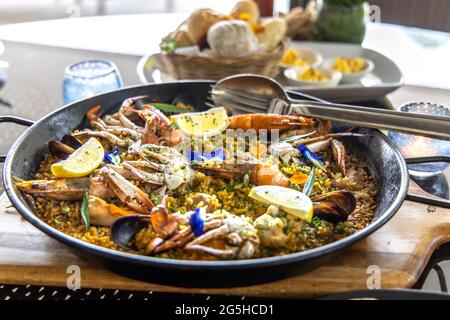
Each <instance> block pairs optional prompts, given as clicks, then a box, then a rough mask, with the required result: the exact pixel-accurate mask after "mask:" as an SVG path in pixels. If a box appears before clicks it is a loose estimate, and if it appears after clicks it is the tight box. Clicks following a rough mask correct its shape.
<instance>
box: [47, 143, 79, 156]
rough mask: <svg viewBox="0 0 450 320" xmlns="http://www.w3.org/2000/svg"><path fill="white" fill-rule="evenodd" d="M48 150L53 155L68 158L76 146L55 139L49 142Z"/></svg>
mask: <svg viewBox="0 0 450 320" xmlns="http://www.w3.org/2000/svg"><path fill="white" fill-rule="evenodd" d="M48 150H49V151H50V153H51V154H52V155H54V156H55V157H57V158H59V159H66V158H67V157H68V156H69V154H71V153H72V152H74V151H75V149H74V148H72V147H70V146H68V145H67V144H64V143H62V142H59V141H55V140H52V141H49V142H48Z"/></svg>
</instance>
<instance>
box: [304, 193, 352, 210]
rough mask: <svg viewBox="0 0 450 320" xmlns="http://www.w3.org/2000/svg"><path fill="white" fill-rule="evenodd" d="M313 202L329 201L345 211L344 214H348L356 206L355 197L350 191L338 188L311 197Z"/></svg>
mask: <svg viewBox="0 0 450 320" xmlns="http://www.w3.org/2000/svg"><path fill="white" fill-rule="evenodd" d="M311 200H312V201H313V202H330V203H333V204H336V205H337V206H339V207H340V208H341V209H342V210H344V211H345V214H346V215H347V216H348V215H350V214H351V213H352V212H353V211H354V210H355V208H356V199H355V196H354V195H353V193H352V192H351V191H348V190H338V191H332V192H327V193H324V194H321V195H318V196H314V197H312V198H311Z"/></svg>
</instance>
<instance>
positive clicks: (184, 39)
mask: <svg viewBox="0 0 450 320" xmlns="http://www.w3.org/2000/svg"><path fill="white" fill-rule="evenodd" d="M168 39H170V40H175V42H176V43H177V46H178V47H190V46H193V45H194V43H193V42H192V40H191V38H190V37H189V33H188V28H187V24H182V25H181V26H180V27H179V28H178V29H177V30H175V31H174V32H171V33H170V34H169V36H168Z"/></svg>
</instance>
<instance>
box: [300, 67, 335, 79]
mask: <svg viewBox="0 0 450 320" xmlns="http://www.w3.org/2000/svg"><path fill="white" fill-rule="evenodd" d="M297 78H298V79H299V80H303V81H315V82H320V81H326V80H329V78H328V77H327V76H326V75H324V74H323V73H322V72H320V71H319V70H317V69H314V68H312V67H309V68H306V69H305V70H303V71H301V72H299V73H298V75H297Z"/></svg>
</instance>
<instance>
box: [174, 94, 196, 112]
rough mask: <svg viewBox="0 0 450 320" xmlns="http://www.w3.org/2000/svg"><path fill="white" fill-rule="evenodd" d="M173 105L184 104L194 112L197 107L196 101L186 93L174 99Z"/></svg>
mask: <svg viewBox="0 0 450 320" xmlns="http://www.w3.org/2000/svg"><path fill="white" fill-rule="evenodd" d="M171 103H172V104H173V105H177V103H182V104H184V105H185V106H189V107H190V108H191V109H192V110H194V107H195V106H196V105H197V103H196V102H195V100H194V99H193V98H192V97H191V96H190V95H188V94H186V93H180V94H179V95H177V96H176V97H175V98H173V100H172V102H171Z"/></svg>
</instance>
